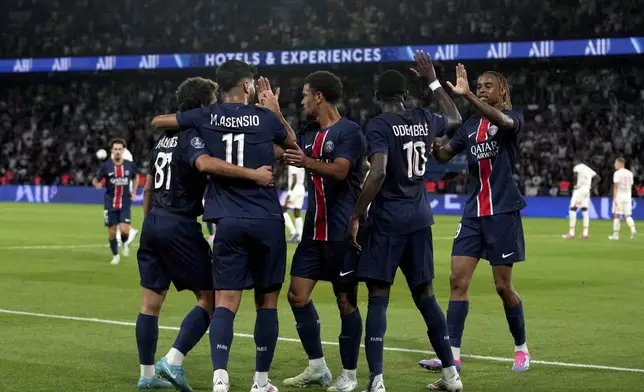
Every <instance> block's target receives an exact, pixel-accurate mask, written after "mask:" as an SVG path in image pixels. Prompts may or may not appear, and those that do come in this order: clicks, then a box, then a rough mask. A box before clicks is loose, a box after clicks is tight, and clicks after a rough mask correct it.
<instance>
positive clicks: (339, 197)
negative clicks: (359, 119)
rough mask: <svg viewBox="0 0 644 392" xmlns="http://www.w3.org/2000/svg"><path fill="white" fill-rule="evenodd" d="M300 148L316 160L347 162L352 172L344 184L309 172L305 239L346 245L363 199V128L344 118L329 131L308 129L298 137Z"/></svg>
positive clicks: (316, 124)
mask: <svg viewBox="0 0 644 392" xmlns="http://www.w3.org/2000/svg"><path fill="white" fill-rule="evenodd" d="M298 145H299V146H300V147H301V148H302V150H304V153H305V154H306V155H307V156H309V157H311V158H314V159H316V160H319V161H323V162H333V161H334V160H335V159H336V158H345V159H347V160H348V161H349V162H351V169H349V174H348V175H347V178H346V179H344V180H343V181H336V180H332V179H326V178H323V177H321V176H318V175H317V174H315V173H313V172H311V171H308V170H307V171H306V174H307V182H308V184H307V186H308V188H307V189H308V190H309V197H308V207H307V209H306V219H305V222H304V230H303V231H304V233H303V237H305V238H308V239H313V240H317V241H344V240H345V238H346V232H347V227H348V225H349V219H351V215H352V214H353V208H354V207H355V205H356V202H357V201H358V197H359V196H360V189H361V188H360V186H361V184H362V177H363V175H364V173H363V172H364V170H362V166H363V162H364V156H365V152H366V143H365V138H364V135H363V134H362V130H361V129H360V126H359V125H358V124H356V123H354V122H353V121H351V120H348V119H346V118H344V117H343V118H341V119H340V120H339V121H338V122H336V123H335V124H333V125H332V126H330V127H329V128H320V125H319V124H318V123H311V124H309V125H307V126H306V127H305V128H304V129H303V130H302V132H300V134H299V135H298Z"/></svg>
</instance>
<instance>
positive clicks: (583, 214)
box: [581, 207, 590, 238]
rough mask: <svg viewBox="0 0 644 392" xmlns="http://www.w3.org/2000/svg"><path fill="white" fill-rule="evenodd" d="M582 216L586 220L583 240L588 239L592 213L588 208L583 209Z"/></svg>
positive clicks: (582, 235)
mask: <svg viewBox="0 0 644 392" xmlns="http://www.w3.org/2000/svg"><path fill="white" fill-rule="evenodd" d="M581 215H582V217H583V220H584V231H583V233H582V234H581V238H588V231H589V229H590V212H588V207H581Z"/></svg>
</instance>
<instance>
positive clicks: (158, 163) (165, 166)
mask: <svg viewBox="0 0 644 392" xmlns="http://www.w3.org/2000/svg"><path fill="white" fill-rule="evenodd" d="M170 162H172V153H171V152H160V153H158V154H157V159H156V160H155V161H154V189H159V188H161V187H162V186H163V183H164V182H165V189H170V178H171V177H172V172H171V170H170Z"/></svg>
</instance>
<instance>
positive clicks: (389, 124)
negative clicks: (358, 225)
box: [365, 108, 446, 235]
mask: <svg viewBox="0 0 644 392" xmlns="http://www.w3.org/2000/svg"><path fill="white" fill-rule="evenodd" d="M445 124H446V122H445V117H444V116H442V115H440V114H434V113H429V112H427V111H426V110H424V109H422V108H414V109H411V110H407V111H405V112H402V113H392V112H385V113H382V114H380V115H379V116H377V117H375V118H373V119H372V120H370V121H369V122H368V123H367V124H366V125H365V134H366V136H367V145H368V152H367V157H368V158H369V157H371V155H373V154H376V153H382V154H386V155H387V177H386V178H385V181H384V183H383V184H382V187H381V188H380V191H379V192H378V195H376V198H375V199H374V200H373V203H372V204H371V207H370V208H369V218H368V219H369V226H370V227H372V228H377V229H378V230H379V231H381V232H383V233H391V234H397V235H403V234H408V233H412V232H414V231H417V230H420V229H422V228H425V227H429V226H431V225H432V224H433V223H434V216H433V214H432V208H431V206H430V205H429V203H428V201H427V195H426V192H427V191H426V190H425V181H424V180H423V175H424V174H425V167H426V165H427V159H428V157H429V154H430V151H431V145H432V140H433V139H434V137H435V136H436V135H437V134H438V133H444V132H445Z"/></svg>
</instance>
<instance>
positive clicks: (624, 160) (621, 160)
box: [615, 157, 626, 165]
mask: <svg viewBox="0 0 644 392" xmlns="http://www.w3.org/2000/svg"><path fill="white" fill-rule="evenodd" d="M615 161H617V162H619V163H621V164H622V165H623V164H625V163H626V159H624V158H622V157H619V158H617V159H615Z"/></svg>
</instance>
